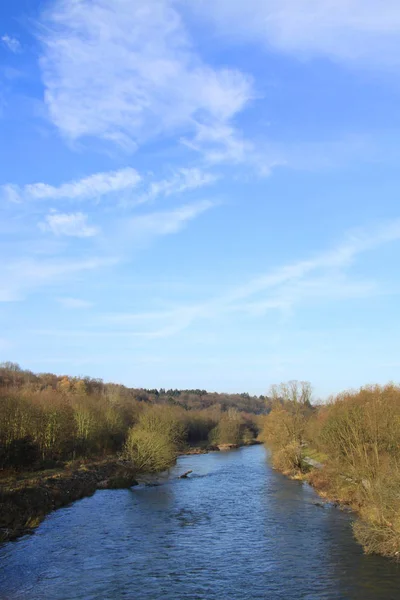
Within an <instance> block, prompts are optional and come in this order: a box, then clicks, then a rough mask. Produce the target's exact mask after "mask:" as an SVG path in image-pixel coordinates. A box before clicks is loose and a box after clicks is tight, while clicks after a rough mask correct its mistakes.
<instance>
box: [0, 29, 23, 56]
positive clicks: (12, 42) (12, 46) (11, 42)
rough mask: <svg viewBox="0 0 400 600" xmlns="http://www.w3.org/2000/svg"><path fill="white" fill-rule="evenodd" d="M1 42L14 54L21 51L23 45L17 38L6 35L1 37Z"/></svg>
mask: <svg viewBox="0 0 400 600" xmlns="http://www.w3.org/2000/svg"><path fill="white" fill-rule="evenodd" d="M1 41H2V42H3V44H4V45H5V46H6V47H7V48H8V49H9V50H10V51H11V52H13V53H14V54H16V53H17V52H20V51H21V44H20V42H19V41H18V40H17V38H14V37H11V36H9V35H7V34H5V35H3V36H2V37H1Z"/></svg>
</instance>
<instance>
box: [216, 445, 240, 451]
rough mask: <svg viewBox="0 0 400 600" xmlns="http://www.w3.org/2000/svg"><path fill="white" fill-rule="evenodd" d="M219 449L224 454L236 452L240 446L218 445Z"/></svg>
mask: <svg viewBox="0 0 400 600" xmlns="http://www.w3.org/2000/svg"><path fill="white" fill-rule="evenodd" d="M217 448H218V450H221V451H222V452H223V451H226V450H235V449H236V448H239V444H218V446H217Z"/></svg>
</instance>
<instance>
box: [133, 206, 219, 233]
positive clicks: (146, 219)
mask: <svg viewBox="0 0 400 600" xmlns="http://www.w3.org/2000/svg"><path fill="white" fill-rule="evenodd" d="M213 206H215V204H214V203H213V202H210V201H208V200H204V201H202V202H196V203H193V204H185V205H183V206H179V207H178V208H175V209H173V210H169V211H159V212H153V213H148V214H145V215H140V216H138V217H135V218H133V219H131V220H130V221H129V222H128V223H127V231H128V233H129V235H130V236H131V237H132V238H133V240H134V241H141V242H143V241H145V242H147V241H149V240H151V239H152V238H154V237H158V236H163V235H170V234H173V233H178V232H179V231H181V229H183V228H184V227H185V225H186V224H187V223H188V222H189V221H192V220H193V219H195V218H196V217H198V216H200V215H201V214H202V213H204V212H205V211H207V210H209V209H210V208H212V207H213Z"/></svg>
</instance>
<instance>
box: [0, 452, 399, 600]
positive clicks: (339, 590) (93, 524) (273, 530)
mask: <svg viewBox="0 0 400 600" xmlns="http://www.w3.org/2000/svg"><path fill="white" fill-rule="evenodd" d="M189 469H192V470H193V474H192V475H191V476H190V478H188V479H178V478H177V476H178V475H179V474H180V473H182V472H184V471H187V470H189ZM316 502H318V497H317V496H316V494H315V492H314V491H313V490H312V489H311V488H310V487H309V486H308V485H306V484H302V483H300V482H298V481H291V480H289V479H287V478H285V477H284V476H282V475H280V474H279V473H276V472H275V471H273V470H272V469H271V467H270V466H269V465H268V462H267V460H266V452H265V450H264V448H263V447H262V446H253V447H249V448H242V449H239V450H236V451H231V452H215V453H211V454H204V455H198V456H184V457H181V458H180V459H179V460H178V463H177V465H176V467H174V468H173V469H172V470H171V472H170V474H169V476H168V478H167V479H164V480H163V482H162V483H161V485H157V486H149V485H144V484H142V485H140V486H138V487H134V488H132V489H131V490H115V491H98V492H96V494H95V495H94V496H92V497H90V498H84V499H83V500H80V501H79V502H75V503H74V504H72V505H71V506H68V507H66V508H63V509H60V510H58V511H56V512H54V513H52V514H50V515H49V516H48V517H47V518H46V519H45V521H44V522H43V523H42V524H41V525H40V527H39V528H38V529H37V531H36V532H35V534H34V535H31V536H26V537H24V538H21V539H19V540H18V541H15V542H10V543H7V544H4V545H3V546H1V547H0V598H1V599H2V600H6V599H7V600H14V599H15V600H16V599H18V600H22V599H23V600H25V599H29V600H75V599H82V600H83V599H84V600H98V599H102V600H103V599H113V600H114V599H115V600H118V599H132V600H133V599H134V600H142V599H143V600H158V599H163V600H165V599H167V600H169V599H170V600H184V599H191V600H200V599H204V600H214V599H215V600H245V599H264V598H265V599H266V600H275V599H277V600H278V599H279V600H280V599H282V600H299V599H304V600H323V599H325V598H326V599H329V600H336V599H338V600H339V599H340V600H389V599H393V600H398V599H399V598H400V568H399V567H398V566H397V565H396V564H395V563H393V562H391V561H390V560H387V559H384V558H381V557H377V556H364V555H363V554H362V551H361V549H360V547H359V546H358V545H357V544H356V542H355V541H354V540H353V538H352V533H351V516H350V515H349V514H347V513H344V512H342V511H340V510H338V509H337V508H335V507H332V506H329V505H327V506H325V507H321V506H318V505H317V504H316Z"/></svg>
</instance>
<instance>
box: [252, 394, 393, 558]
mask: <svg viewBox="0 0 400 600" xmlns="http://www.w3.org/2000/svg"><path fill="white" fill-rule="evenodd" d="M271 396H272V397H273V408H272V410H271V412H270V413H269V415H268V416H267V417H265V419H264V428H263V436H264V438H265V441H266V443H267V444H268V445H269V446H270V447H271V449H272V460H273V464H274V466H275V467H276V468H277V469H279V470H281V471H283V472H286V473H288V474H291V475H296V474H298V473H302V474H305V476H306V478H307V479H308V480H309V481H310V483H311V484H312V485H314V486H315V487H316V489H317V490H318V491H319V492H320V493H321V494H323V495H325V496H326V497H327V498H329V499H332V500H336V501H338V502H340V503H344V504H348V505H350V506H351V507H353V508H354V509H356V510H357V511H358V513H359V515H360V519H359V520H357V521H356V522H355V524H354V533H355V536H356V538H357V540H358V541H359V542H360V543H361V544H362V545H363V547H364V549H365V551H366V552H368V553H378V554H383V555H386V556H392V557H397V558H398V557H400V387H399V386H397V385H394V384H388V385H385V386H379V385H375V386H367V387H363V388H361V389H360V390H359V391H349V392H343V393H341V394H339V395H338V396H336V397H333V398H330V400H329V402H328V403H327V404H324V405H320V406H313V405H312V404H311V402H310V400H311V388H310V385H309V384H308V383H299V382H289V384H282V385H281V386H275V387H274V388H273V389H272V390H271ZM310 459H311V460H310ZM310 463H311V464H312V465H317V467H319V468H310ZM318 463H320V464H318Z"/></svg>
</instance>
